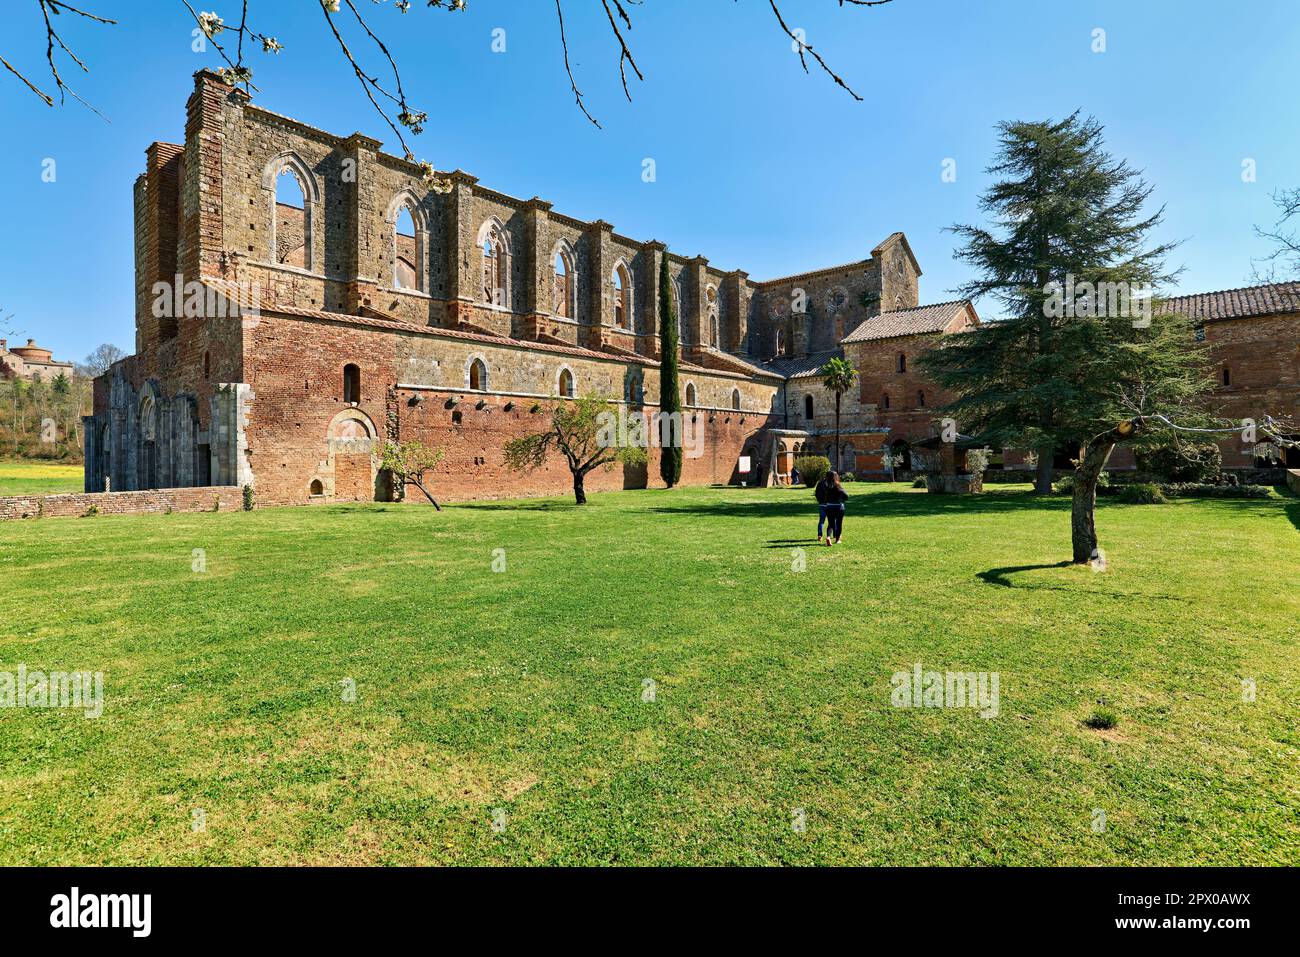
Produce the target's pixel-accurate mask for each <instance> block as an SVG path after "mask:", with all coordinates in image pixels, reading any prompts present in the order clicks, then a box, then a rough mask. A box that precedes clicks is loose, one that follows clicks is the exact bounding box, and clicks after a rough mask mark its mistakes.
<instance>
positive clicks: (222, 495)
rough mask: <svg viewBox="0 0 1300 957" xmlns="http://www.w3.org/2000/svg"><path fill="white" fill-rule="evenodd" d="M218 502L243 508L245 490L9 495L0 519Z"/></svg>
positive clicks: (204, 508) (0, 506)
mask: <svg viewBox="0 0 1300 957" xmlns="http://www.w3.org/2000/svg"><path fill="white" fill-rule="evenodd" d="M216 502H220V503H221V511H223V512H229V511H234V510H237V509H241V508H243V504H244V497H243V490H242V489H239V488H236V487H235V486H233V485H221V486H211V487H207V488H167V489H155V490H152V491H147V492H95V493H85V492H77V493H71V494H66V495H9V496H4V497H0V520H4V519H11V518H58V517H62V518H74V517H80V516H82V515H85V514H86V512H87V511H88V510H89V509H90V508H91V507H92V506H94V507H95V508H96V509H97V510H98V514H100V515H139V514H145V513H153V514H160V513H164V512H168V511H172V512H210V511H212V510H213V508H212V507H213V505H214V504H215V503H216Z"/></svg>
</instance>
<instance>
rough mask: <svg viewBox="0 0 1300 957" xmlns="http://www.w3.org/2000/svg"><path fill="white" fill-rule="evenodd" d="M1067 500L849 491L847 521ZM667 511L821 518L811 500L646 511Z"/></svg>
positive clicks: (1062, 507)
mask: <svg viewBox="0 0 1300 957" xmlns="http://www.w3.org/2000/svg"><path fill="white" fill-rule="evenodd" d="M1069 507H1070V500H1069V499H1068V498H1049V497H1046V496H1036V495H1034V494H1033V493H1032V492H1019V491H1017V492H994V493H987V492H986V493H984V494H981V495H930V494H927V493H925V492H871V493H868V494H866V495H861V494H859V495H852V494H851V495H850V498H849V503H848V512H847V515H846V520H847V521H852V520H853V519H855V518H919V517H925V516H934V515H981V514H984V515H987V514H1010V513H1014V512H1022V511H1027V510H1028V511H1068V510H1069ZM647 511H650V512H656V513H659V514H664V515H683V514H688V513H693V514H703V515H717V516H720V517H726V518H794V517H798V516H805V517H806V516H809V515H811V516H812V517H813V518H814V519H815V518H816V517H817V503H816V502H815V501H814V500H813V498H812V495H811V494H809V496H808V498H807V499H800V500H798V501H789V502H771V501H759V502H753V501H750V502H745V501H726V502H684V503H681V504H675V505H658V506H655V507H652V508H649V509H647Z"/></svg>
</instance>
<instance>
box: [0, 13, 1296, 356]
mask: <svg viewBox="0 0 1300 957" xmlns="http://www.w3.org/2000/svg"><path fill="white" fill-rule="evenodd" d="M564 2H565V12H566V26H567V28H568V31H569V42H570V51H571V56H572V59H573V66H574V71H575V74H576V76H577V79H578V83H579V86H580V87H581V88H582V90H583V92H584V93H585V94H586V95H587V100H588V104H589V108H590V109H591V110H592V112H593V113H594V114H595V115H596V116H597V118H598V119H599V120H600V121H601V122H602V124H603V126H604V129H603V130H598V129H596V128H595V127H593V126H591V125H590V124H589V123H588V122H587V121H586V120H585V119H584V118H583V116H582V115H581V114H580V113H579V112H578V111H577V109H576V108H575V107H574V105H573V97H572V94H571V93H570V91H569V87H568V81H567V79H566V77H565V74H564V69H563V61H562V59H561V51H560V46H559V41H558V33H557V29H556V24H555V11H554V6H553V4H552V3H551V2H550V0H527V2H525V0H470V3H469V9H468V11H466V12H463V13H456V14H447V13H445V12H441V11H437V10H426V9H424V7H423V3H422V0H415V6H414V8H413V9H412V11H411V12H410V13H409V14H406V15H405V16H403V15H401V14H400V13H399V12H398V11H397V10H396V9H394V8H393V7H392V4H391V3H386V4H383V5H378V6H375V5H372V4H371V3H370V2H369V0H366V2H364V3H359V4H358V6H359V7H361V8H362V9H363V10H364V11H365V12H366V13H367V15H368V16H369V17H370V20H371V23H372V25H373V26H374V27H375V28H376V30H377V32H379V33H380V35H381V36H383V37H384V38H385V39H386V40H388V41H389V43H390V46H391V47H392V50H393V53H394V55H395V56H396V58H397V59H398V62H399V63H401V64H403V65H404V79H405V83H406V86H407V89H408V92H409V93H410V99H411V100H412V102H413V103H414V104H416V105H418V106H420V107H421V108H423V109H425V110H427V111H428V113H429V115H430V121H429V124H428V129H427V130H426V131H425V133H424V134H423V135H422V136H420V137H417V138H415V139H414V140H413V141H412V142H413V150H414V152H415V153H416V154H417V156H418V157H419V158H420V159H426V160H428V161H430V162H432V163H433V164H434V165H435V166H437V167H438V168H440V169H454V168H462V169H465V170H467V171H469V172H471V173H473V174H475V175H476V176H478V177H479V178H480V180H481V181H482V182H483V183H485V184H486V185H490V186H492V187H493V188H495V189H499V190H502V191H503V192H506V193H510V194H513V195H517V196H523V197H528V196H533V195H540V196H542V197H544V198H546V199H549V200H550V201H551V202H553V203H554V204H555V208H556V209H557V210H559V211H562V212H564V213H567V214H569V215H573V216H577V217H580V218H584V219H594V218H598V217H599V218H603V219H606V220H608V221H610V222H612V223H613V224H614V226H615V228H616V229H617V230H618V231H619V232H621V233H625V234H627V235H630V236H634V237H637V238H641V239H651V238H655V239H660V240H663V241H664V242H667V243H668V244H669V245H670V246H671V247H672V248H673V249H674V250H676V251H678V252H681V253H683V254H686V255H695V254H698V253H702V254H703V255H705V256H708V257H709V259H710V260H711V261H712V262H713V263H714V264H716V265H718V266H719V267H721V268H724V269H732V268H736V267H740V268H743V269H746V270H747V271H748V272H749V273H750V275H751V276H752V277H753V278H755V279H764V278H769V277H774V276H778V275H784V274H788V273H793V272H798V271H802V270H805V269H812V268H817V267H819V266H827V265H836V264H839V263H844V262H849V261H852V260H856V259H859V258H863V257H865V256H866V255H868V254H869V252H870V250H871V248H872V247H873V246H874V245H875V244H876V243H877V242H878V241H879V240H880V239H882V238H884V237H885V236H886V235H888V234H889V233H890V232H891V231H893V230H895V229H901V230H904V231H905V232H906V233H907V235H908V237H909V239H910V240H911V243H912V246H913V248H914V250H915V252H916V254H917V257H918V259H919V260H920V262H921V266H922V269H923V270H924V273H925V274H924V276H923V277H922V280H921V284H922V301H923V302H925V301H938V300H942V299H945V298H950V295H949V293H950V290H951V289H952V288H953V287H954V286H956V285H958V284H959V283H961V282H962V281H964V280H965V279H966V278H968V270H967V268H966V267H965V266H963V265H962V264H960V263H958V262H956V261H954V259H953V237H952V236H951V235H950V234H949V233H946V232H945V231H944V227H946V226H948V225H951V224H952V223H955V222H977V221H979V220H980V214H979V211H978V209H977V206H976V203H977V200H978V197H979V194H980V192H981V190H982V189H983V188H984V187H985V186H986V185H987V178H986V176H985V175H984V173H983V169H984V167H985V166H986V165H987V164H988V162H989V161H990V158H991V157H992V154H993V150H994V148H995V145H996V134H995V131H994V124H995V123H997V122H998V121H999V120H1005V119H1038V118H1045V117H1059V116H1062V115H1064V114H1066V113H1069V112H1070V111H1072V110H1075V109H1081V110H1083V111H1084V112H1085V113H1091V114H1094V115H1095V116H1097V118H1098V119H1100V120H1101V121H1102V123H1103V124H1104V125H1105V126H1106V130H1107V140H1108V145H1109V147H1110V149H1111V151H1112V152H1114V153H1115V154H1117V155H1119V156H1123V157H1125V158H1127V159H1128V160H1129V161H1130V162H1131V163H1132V164H1133V165H1135V166H1137V167H1139V168H1141V169H1143V170H1144V171H1145V174H1146V176H1147V178H1148V179H1149V180H1150V181H1151V182H1153V183H1154V184H1155V186H1156V194H1155V196H1156V200H1157V201H1158V202H1160V203H1163V204H1165V205H1166V206H1167V207H1168V208H1167V213H1166V224H1165V227H1164V230H1163V236H1162V238H1172V239H1181V240H1184V244H1183V246H1182V247H1181V248H1180V249H1179V250H1178V251H1177V252H1176V253H1175V255H1174V257H1173V259H1172V263H1173V264H1174V265H1176V266H1182V267H1184V269H1185V271H1184V273H1183V275H1182V276H1181V278H1180V279H1179V281H1178V283H1177V286H1176V287H1175V289H1174V290H1171V291H1180V292H1194V291H1202V290H1211V289H1220V288H1228V287H1234V286H1241V285H1245V284H1247V283H1248V281H1249V275H1250V271H1251V258H1252V256H1256V257H1257V256H1260V255H1261V254H1263V253H1264V252H1265V251H1266V250H1267V246H1266V245H1265V244H1264V243H1263V242H1262V241H1260V240H1258V239H1257V238H1255V236H1254V234H1253V231H1252V227H1253V226H1254V225H1256V224H1261V225H1268V224H1271V223H1272V221H1273V218H1274V216H1273V207H1272V204H1271V202H1270V199H1269V194H1270V193H1271V192H1272V191H1273V190H1274V189H1276V188H1279V187H1287V186H1296V185H1300V159H1298V158H1300V125H1298V124H1296V123H1295V122H1294V119H1293V114H1294V112H1295V106H1294V100H1295V94H1294V91H1295V90H1296V88H1297V83H1296V79H1297V76H1296V74H1297V65H1296V64H1297V60H1296V56H1295V51H1296V50H1297V49H1300V46H1298V45H1297V40H1298V39H1300V36H1298V34H1300V18H1297V17H1296V16H1295V4H1294V2H1293V0H1272V2H1270V0H1257V2H1253V3H1250V4H1248V5H1242V6H1239V7H1229V8H1225V7H1223V5H1222V4H1221V3H1217V2H1210V0H1143V2H1136V0H1095V2H1088V0H1078V2H1064V0H894V3H892V4H891V5H889V6H886V7H881V8H875V9H852V8H841V7H839V6H838V4H837V3H836V2H835V0H784V2H783V3H782V7H783V10H784V12H785V14H786V19H787V22H788V23H789V24H790V26H791V27H798V28H802V29H803V30H805V31H806V35H807V39H808V42H809V43H810V44H812V45H813V46H814V47H815V48H816V49H818V51H819V52H821V53H822V54H823V55H824V56H825V57H826V58H827V60H828V61H829V62H830V63H831V65H832V66H834V67H835V68H836V69H837V71H838V72H839V73H840V74H841V75H842V76H843V77H844V78H845V80H846V81H847V82H848V83H849V84H850V85H851V86H853V87H854V88H855V89H857V90H858V91H859V92H860V93H861V94H863V95H864V97H865V101H864V102H862V103H858V102H855V101H854V100H852V99H851V98H850V97H849V96H848V95H847V94H845V93H844V92H843V91H842V90H840V89H838V88H837V87H835V86H834V85H833V83H832V82H831V81H830V80H829V78H827V77H825V76H823V75H820V74H818V73H817V72H816V71H814V73H813V75H811V76H805V75H804V74H803V72H802V71H801V70H800V68H799V65H798V59H797V57H796V56H795V55H794V54H793V53H792V52H791V49H790V43H789V41H788V40H787V39H785V38H784V37H783V35H782V34H781V33H780V32H779V29H778V27H777V25H776V22H775V20H774V18H773V17H772V15H771V12H770V10H769V9H768V6H767V3H766V0H738V2H733V0H646V3H645V4H644V5H642V6H640V7H633V8H630V9H631V10H632V14H633V16H634V28H633V30H632V32H631V34H630V35H629V39H630V40H631V42H632V45H633V49H634V52H635V54H636V56H637V60H638V62H639V64H640V65H641V68H642V70H643V72H644V73H645V77H646V79H645V82H644V83H640V82H637V81H636V80H635V79H634V80H633V81H632V84H631V90H632V96H633V101H632V102H631V103H627V102H626V101H625V100H624V99H623V95H622V91H621V88H620V86H619V82H618V55H617V49H616V48H615V47H614V46H613V42H612V39H611V38H610V36H609V26H608V23H606V22H605V21H604V18H603V13H602V12H601V11H600V8H599V5H598V4H596V3H595V0H564ZM28 6H31V7H33V8H34V7H35V4H30V5H28V4H23V5H21V6H20V5H19V4H15V3H7V4H5V5H4V10H3V12H0V55H3V56H4V57H5V58H6V59H8V60H9V61H10V62H12V63H14V64H15V66H18V67H19V68H22V69H25V70H26V71H28V72H29V75H31V76H32V78H33V79H35V80H36V81H37V82H38V83H41V84H42V85H48V82H47V81H48V74H46V73H43V72H42V69H41V67H42V65H43V60H44V36H43V28H42V26H41V23H40V20H39V15H38V14H36V13H35V12H34V11H33V10H28V9H27V7H28ZM83 6H84V7H85V8H87V9H90V10H92V11H94V12H96V13H99V14H101V15H104V16H108V17H113V18H116V19H118V20H119V21H120V23H119V25H117V26H113V27H107V26H96V25H93V24H90V23H84V22H76V21H75V19H74V18H72V17H70V16H67V15H65V16H63V17H61V18H59V26H60V28H61V30H62V32H63V34H64V38H65V39H66V40H67V41H68V43H69V45H70V46H72V47H73V49H75V50H76V51H77V52H78V53H79V54H80V55H81V56H82V58H83V59H85V60H86V62H87V63H88V64H89V66H90V68H91V71H92V72H91V75H90V76H88V77H83V76H76V75H75V74H76V72H77V71H76V69H75V67H72V66H71V65H65V67H64V72H65V75H66V76H68V78H69V79H70V80H71V81H72V82H73V84H74V88H76V89H77V90H78V92H80V93H81V94H82V95H83V96H85V97H86V99H88V100H89V101H90V102H91V103H93V104H94V105H95V106H96V107H98V108H99V109H100V110H101V111H102V112H103V113H104V114H105V115H106V116H107V117H108V119H109V121H110V122H105V121H104V120H102V119H100V118H99V117H97V116H95V115H94V114H93V113H90V112H89V111H87V110H85V109H84V108H82V107H81V106H79V105H77V104H75V103H72V102H69V104H68V105H67V106H65V107H63V108H61V109H49V108H47V107H45V106H44V105H43V104H41V103H40V102H39V101H38V100H37V99H36V98H35V97H33V96H32V95H31V94H30V93H28V92H27V91H25V90H24V89H22V88H21V87H20V86H19V85H18V84H17V82H16V81H15V80H14V79H13V77H11V76H9V75H8V74H7V73H3V72H0V130H2V131H3V139H4V143H5V148H4V149H3V150H0V177H2V178H0V182H3V183H4V184H5V185H4V191H3V199H4V203H3V209H4V219H5V221H6V223H5V228H4V229H0V264H2V265H0V308H3V310H4V312H3V313H2V314H0V315H4V314H8V313H14V318H13V319H12V320H11V324H12V325H13V326H14V327H15V329H16V330H17V332H20V333H23V334H25V335H28V336H35V337H36V338H38V339H39V340H40V341H41V342H42V344H44V345H47V346H50V347H52V348H54V349H55V351H56V354H57V355H58V356H59V357H61V358H74V359H79V358H81V357H82V356H84V355H85V353H86V352H88V351H89V350H90V349H91V348H92V347H94V346H95V345H96V344H98V343H99V342H102V341H112V342H115V343H117V344H118V345H120V346H122V347H123V348H125V349H127V351H130V350H131V348H132V345H133V342H134V318H133V315H132V282H133V279H132V269H133V265H132V235H131V230H132V217H131V184H132V181H133V180H134V178H135V176H136V175H137V173H138V172H139V171H140V169H141V167H142V165H143V162H144V149H145V147H146V146H147V145H148V144H149V143H150V142H151V141H153V140H166V141H171V142H180V140H181V137H182V129H183V123H184V106H185V99H186V96H187V95H188V93H189V90H190V89H191V85H192V81H191V78H190V77H191V74H192V73H193V72H194V71H195V70H196V69H198V68H200V67H201V66H212V67H216V66H218V65H220V63H219V60H218V59H217V57H216V54H215V52H213V51H211V49H209V52H208V53H206V54H198V53H195V52H193V51H192V50H191V36H190V31H191V29H192V28H193V23H192V21H191V20H189V19H188V14H187V13H186V11H185V8H184V6H183V4H181V3H180V0H85V2H84V4H83ZM195 7H196V9H199V10H215V11H216V12H217V13H218V14H220V15H221V16H223V17H224V18H226V19H227V20H235V19H237V18H238V7H239V4H238V0H203V2H201V3H196V4H195ZM250 7H251V16H250V19H251V20H252V21H253V24H254V25H255V26H256V27H257V28H258V29H260V30H262V31H263V32H266V33H269V34H272V35H274V36H276V37H277V38H278V39H279V40H280V42H281V43H283V44H284V52H282V53H281V54H279V56H278V57H271V56H267V55H264V54H262V53H260V52H256V53H254V54H252V55H251V57H250V58H249V62H250V64H251V65H252V66H253V67H254V68H255V71H256V75H255V78H254V79H255V82H256V83H257V85H258V86H260V87H261V92H260V93H258V94H256V95H255V100H256V102H258V103H260V104H261V105H263V106H265V107H267V108H268V109H272V110H275V111H277V112H281V113H286V114H288V115H291V116H294V117H297V118H298V119H300V120H303V121H304V122H307V123H310V124H313V125H316V126H319V127H323V128H325V129H327V130H331V131H334V132H338V133H349V132H351V131H353V130H361V131H363V132H365V133H368V134H370V135H372V136H375V137H377V138H379V139H381V140H383V141H384V143H385V148H386V149H390V150H392V151H394V152H400V149H399V148H398V146H397V144H396V141H395V138H394V137H393V135H392V133H391V131H389V130H388V129H387V128H386V127H385V126H384V124H383V122H382V120H381V119H380V118H379V117H378V116H377V115H376V114H375V113H374V111H373V110H372V108H371V107H370V106H369V104H368V103H367V102H366V100H365V98H364V96H363V94H362V93H361V91H360V89H359V88H358V86H357V84H356V82H355V80H354V79H353V78H352V77H351V75H350V73H349V71H348V69H347V67H346V64H345V63H344V62H343V61H342V60H341V58H340V57H339V55H338V53H337V49H336V48H335V47H334V45H333V44H334V41H333V38H332V36H331V35H330V34H329V32H328V30H327V27H326V25H325V23H324V21H323V18H322V16H321V14H320V12H319V10H318V9H317V8H316V5H315V4H314V3H312V2H309V0H250ZM341 22H346V21H341ZM497 28H500V29H503V30H504V31H505V34H504V36H505V46H506V50H505V52H504V53H496V52H493V50H492V42H493V31H494V30H495V29H497ZM1097 28H1100V29H1103V30H1105V41H1106V50H1105V52H1104V53H1094V52H1093V49H1092V48H1093V44H1094V39H1093V31H1094V30H1095V29H1097ZM356 46H357V48H358V49H360V48H361V44H360V41H358V42H357V44H356ZM369 63H370V64H372V65H375V66H377V64H375V61H374V60H373V59H370V60H369ZM647 157H650V158H653V159H654V160H655V164H656V172H657V178H656V181H655V182H653V183H645V182H643V181H642V177H641V170H642V162H643V160H644V159H645V158H647ZM47 158H52V159H54V160H55V162H56V164H57V166H56V179H55V181H54V182H52V183H47V182H43V181H42V178H41V174H42V169H43V166H42V164H43V162H44V160H46V159H47ZM945 159H953V160H955V161H956V171H957V177H956V181H955V182H950V183H945V182H943V181H942V179H941V172H942V169H943V162H944V160H945ZM1245 159H1253V160H1254V161H1255V166H1256V181H1255V182H1252V183H1245V182H1243V181H1242V162H1243V160H1245Z"/></svg>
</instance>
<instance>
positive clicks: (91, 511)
mask: <svg viewBox="0 0 1300 957" xmlns="http://www.w3.org/2000/svg"><path fill="white" fill-rule="evenodd" d="M98 514H99V506H98V505H92V506H90V508H88V509H86V510H85V511H84V512H82V513H81V517H82V518H94V517H95V516H96V515H98Z"/></svg>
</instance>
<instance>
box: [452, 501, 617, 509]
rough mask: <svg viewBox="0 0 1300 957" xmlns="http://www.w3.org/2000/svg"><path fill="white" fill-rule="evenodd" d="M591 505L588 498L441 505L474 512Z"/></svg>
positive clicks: (589, 506)
mask: <svg viewBox="0 0 1300 957" xmlns="http://www.w3.org/2000/svg"><path fill="white" fill-rule="evenodd" d="M593 505H597V503H596V502H594V501H593V500H592V499H590V498H589V499H588V500H587V504H586V505H578V504H577V503H576V502H571V501H563V500H561V499H524V500H522V501H508V502H453V503H450V504H447V503H444V504H443V506H442V507H443V508H455V509H466V510H468V511H475V512H574V511H577V510H578V509H579V508H584V509H586V508H591V507H592V506H593ZM597 507H598V506H597Z"/></svg>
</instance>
